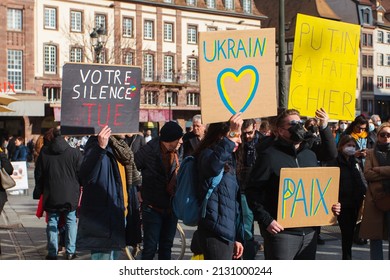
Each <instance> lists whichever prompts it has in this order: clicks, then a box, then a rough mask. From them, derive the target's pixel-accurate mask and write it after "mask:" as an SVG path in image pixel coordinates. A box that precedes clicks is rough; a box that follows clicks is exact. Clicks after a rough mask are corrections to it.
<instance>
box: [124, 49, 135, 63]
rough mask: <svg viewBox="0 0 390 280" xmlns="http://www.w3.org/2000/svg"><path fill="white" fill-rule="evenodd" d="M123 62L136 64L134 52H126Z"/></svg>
mask: <svg viewBox="0 0 390 280" xmlns="http://www.w3.org/2000/svg"><path fill="white" fill-rule="evenodd" d="M123 64H125V65H134V53H132V52H126V53H125V54H124V55H123Z"/></svg>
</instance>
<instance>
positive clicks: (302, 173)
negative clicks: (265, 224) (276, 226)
mask: <svg viewBox="0 0 390 280" xmlns="http://www.w3.org/2000/svg"><path fill="white" fill-rule="evenodd" d="M339 181H340V169H339V168H338V167H307V168H282V169H281V172H280V183H279V200H278V217H277V221H278V223H280V224H281V225H282V226H283V227H285V228H290V227H305V226H323V225H331V224H334V223H335V222H336V217H335V216H334V215H333V212H332V205H333V204H335V203H337V202H338V197H339Z"/></svg>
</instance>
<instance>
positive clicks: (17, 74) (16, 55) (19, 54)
mask: <svg viewBox="0 0 390 280" xmlns="http://www.w3.org/2000/svg"><path fill="white" fill-rule="evenodd" d="M10 52H12V53H13V57H12V58H10V54H11V53H10ZM16 61H18V62H19V61H20V63H13V64H12V65H13V68H10V66H11V64H10V62H16ZM11 73H13V75H12V77H14V78H11V77H10V76H11ZM16 78H18V79H16ZM16 80H18V82H16ZM7 81H8V82H9V83H12V84H13V88H14V89H15V90H20V91H21V90H23V50H15V49H7Z"/></svg>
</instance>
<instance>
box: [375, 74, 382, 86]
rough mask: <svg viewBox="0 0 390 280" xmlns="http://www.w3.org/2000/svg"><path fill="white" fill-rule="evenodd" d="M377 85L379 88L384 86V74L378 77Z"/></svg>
mask: <svg viewBox="0 0 390 280" xmlns="http://www.w3.org/2000/svg"><path fill="white" fill-rule="evenodd" d="M376 86H377V87H378V88H383V77H382V76H378V77H376Z"/></svg>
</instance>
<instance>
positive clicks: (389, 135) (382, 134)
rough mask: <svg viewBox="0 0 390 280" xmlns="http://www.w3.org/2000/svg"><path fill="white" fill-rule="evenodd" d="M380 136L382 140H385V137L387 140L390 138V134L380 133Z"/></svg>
mask: <svg viewBox="0 0 390 280" xmlns="http://www.w3.org/2000/svg"><path fill="white" fill-rule="evenodd" d="M379 136H380V137H382V138H384V137H386V138H390V133H387V132H381V133H379Z"/></svg>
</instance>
